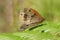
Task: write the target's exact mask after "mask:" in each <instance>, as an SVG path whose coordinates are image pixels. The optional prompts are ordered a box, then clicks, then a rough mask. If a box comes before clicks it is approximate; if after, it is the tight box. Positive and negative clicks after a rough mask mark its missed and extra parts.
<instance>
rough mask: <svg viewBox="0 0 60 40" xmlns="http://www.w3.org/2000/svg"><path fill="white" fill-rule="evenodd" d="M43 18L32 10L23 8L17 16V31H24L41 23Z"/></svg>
mask: <svg viewBox="0 0 60 40" xmlns="http://www.w3.org/2000/svg"><path fill="white" fill-rule="evenodd" d="M43 20H44V18H43V17H42V16H41V15H40V14H39V13H38V12H37V11H36V10H34V9H32V8H24V9H23V10H21V11H20V15H19V31H24V30H25V29H27V28H29V26H31V25H34V24H37V23H41V22H42V21H43Z"/></svg>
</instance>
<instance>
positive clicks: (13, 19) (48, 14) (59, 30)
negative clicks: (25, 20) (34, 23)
mask: <svg viewBox="0 0 60 40" xmlns="http://www.w3.org/2000/svg"><path fill="white" fill-rule="evenodd" d="M25 7H28V8H33V9H35V10H37V11H38V12H39V13H40V14H41V15H42V16H43V17H44V18H45V21H44V22H43V23H41V24H46V25H43V26H40V27H38V28H36V29H34V30H32V31H29V30H25V31H24V32H16V30H18V29H17V27H18V25H19V24H18V17H19V12H20V10H21V9H23V8H25ZM4 28H5V29H4ZM3 29H4V30H6V29H7V32H14V33H4V32H5V31H4V30H3ZM0 31H1V32H3V33H0V40H60V0H5V1H4V0H0Z"/></svg>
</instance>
